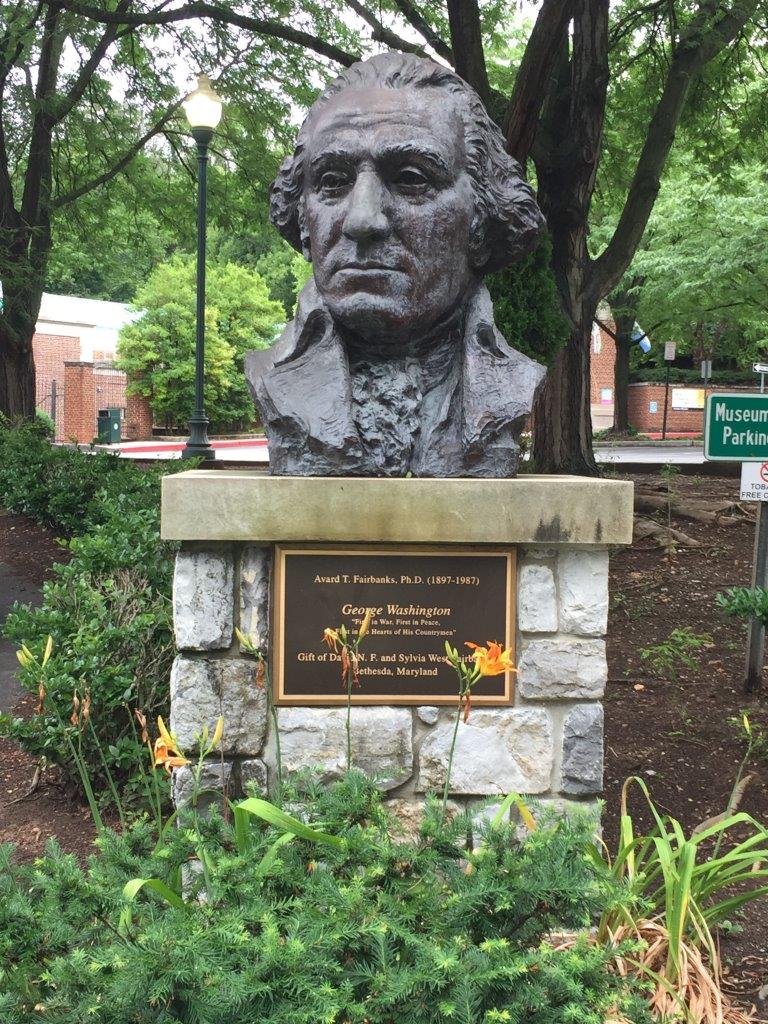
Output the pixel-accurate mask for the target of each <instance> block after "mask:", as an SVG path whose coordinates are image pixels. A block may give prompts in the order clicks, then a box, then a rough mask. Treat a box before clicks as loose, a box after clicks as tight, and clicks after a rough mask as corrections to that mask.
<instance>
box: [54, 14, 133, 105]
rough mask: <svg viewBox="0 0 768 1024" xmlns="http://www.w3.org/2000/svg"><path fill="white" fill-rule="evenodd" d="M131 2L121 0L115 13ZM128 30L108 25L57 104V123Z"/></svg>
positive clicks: (78, 98) (75, 101)
mask: <svg viewBox="0 0 768 1024" xmlns="http://www.w3.org/2000/svg"><path fill="white" fill-rule="evenodd" d="M129 3H130V0H120V3H119V4H118V5H117V7H116V8H115V13H116V14H119V13H120V12H122V11H124V10H125V9H126V8H127V6H128V4H129ZM127 31H129V29H127V28H126V29H124V30H123V32H120V30H119V27H118V26H117V25H109V26H107V29H106V31H105V32H104V34H103V35H102V37H101V39H99V41H98V43H96V45H95V46H94V47H93V50H92V52H91V55H90V57H89V58H88V60H87V61H86V62H85V63H84V64H83V66H82V67H81V69H80V72H79V74H78V76H77V78H76V79H75V81H74V83H73V85H72V87H71V89H70V90H69V92H67V94H66V95H65V96H64V97H63V98H62V99H61V100H60V101H59V103H58V104H57V106H56V122H55V123H56V124H58V123H59V122H60V121H63V120H64V118H65V117H66V116H67V114H68V113H69V112H70V110H72V108H73V107H74V106H76V104H77V103H78V102H79V101H80V100H81V99H82V97H83V93H84V92H85V90H86V89H87V88H88V86H89V85H90V83H91V79H92V78H93V76H94V73H95V71H96V69H97V68H98V66H99V64H100V63H101V61H102V60H103V59H104V56H105V54H106V52H107V50H108V49H109V48H110V46H111V45H112V43H114V41H115V40H116V39H119V38H120V36H121V35H125V33H126V32H127Z"/></svg>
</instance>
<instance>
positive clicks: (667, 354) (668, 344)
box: [664, 341, 677, 363]
mask: <svg viewBox="0 0 768 1024" xmlns="http://www.w3.org/2000/svg"><path fill="white" fill-rule="evenodd" d="M676 351H677V345H676V344H675V342H674V341H665V342H664V359H665V360H666V361H667V362H668V363H671V362H674V359H675V352H676Z"/></svg>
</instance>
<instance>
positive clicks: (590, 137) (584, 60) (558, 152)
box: [533, 0, 608, 476]
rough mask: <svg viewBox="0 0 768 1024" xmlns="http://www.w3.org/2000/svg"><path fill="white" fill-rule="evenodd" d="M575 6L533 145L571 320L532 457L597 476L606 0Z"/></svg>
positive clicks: (542, 466)
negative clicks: (596, 260)
mask: <svg viewBox="0 0 768 1024" xmlns="http://www.w3.org/2000/svg"><path fill="white" fill-rule="evenodd" d="M573 11H574V17H573V44H572V54H569V45H568V35H567V31H566V30H563V31H562V32H561V37H560V41H559V46H558V51H557V56H556V61H557V70H556V73H555V75H554V76H553V77H552V80H551V84H550V93H549V95H548V97H547V99H546V101H545V102H544V105H543V108H542V115H541V136H540V138H538V139H537V141H536V145H535V147H534V150H533V158H534V161H535V163H536V170H537V172H538V179H539V202H540V205H541V208H542V210H543V212H544V215H545V217H546V218H547V224H548V226H549V230H550V234H551V236H552V269H553V271H554V274H555V279H556V281H557V285H558V290H559V292H560V299H561V303H562V306H563V311H564V313H565V315H566V316H567V317H568V320H569V321H570V324H571V334H570V337H569V339H568V343H567V345H566V347H565V349H564V351H562V352H561V353H560V354H559V356H558V357H557V359H556V360H555V364H554V366H552V367H551V368H550V371H549V375H548V379H547V382H546V384H545V386H544V388H543V389H542V391H541V393H540V395H539V397H538V399H537V401H536V406H535V408H534V417H533V427H534V429H533V460H534V463H535V466H536V469H537V470H538V471H539V472H541V473H577V474H579V475H582V476H597V475H598V468H597V464H596V462H595V457H594V454H593V451H592V422H591V408H590V400H589V360H590V339H591V337H592V321H593V319H594V316H595V312H596V310H597V302H598V298H599V296H598V295H597V294H596V293H595V292H594V291H592V290H590V288H589V278H588V271H589V254H588V251H587V224H588V218H589V207H590V203H591V200H592V192H593V190H594V185H595V175H596V173H597V164H598V158H599V154H600V145H601V141H602V133H603V119H604V116H605V99H606V92H607V88H608V48H607V47H608V0H573ZM566 28H567V26H566Z"/></svg>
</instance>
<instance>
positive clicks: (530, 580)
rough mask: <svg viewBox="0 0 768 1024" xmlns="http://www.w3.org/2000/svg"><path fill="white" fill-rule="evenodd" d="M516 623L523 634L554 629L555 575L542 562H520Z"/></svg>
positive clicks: (555, 622) (555, 608) (549, 631)
mask: <svg viewBox="0 0 768 1024" xmlns="http://www.w3.org/2000/svg"><path fill="white" fill-rule="evenodd" d="M517 602H518V604H517V622H518V626H519V627H520V629H521V631H522V632H523V633H556V632H557V594H556V592H555V577H554V574H553V572H552V570H551V569H550V568H548V567H547V566H546V565H525V564H524V565H523V566H522V567H521V569H520V575H519V584H518V598H517Z"/></svg>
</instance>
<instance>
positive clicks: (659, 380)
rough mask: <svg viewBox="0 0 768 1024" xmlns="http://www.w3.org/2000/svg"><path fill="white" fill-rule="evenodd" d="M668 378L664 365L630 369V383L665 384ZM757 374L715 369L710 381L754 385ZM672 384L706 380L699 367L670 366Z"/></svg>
mask: <svg viewBox="0 0 768 1024" xmlns="http://www.w3.org/2000/svg"><path fill="white" fill-rule="evenodd" d="M666 379H667V371H666V368H665V367H663V366H642V365H641V366H637V367H635V368H633V369H631V370H630V371H629V382H630V384H642V383H648V384H664V383H665V382H666ZM757 379H758V378H757V376H756V374H754V373H753V372H752V369H751V368H750V369H749V370H728V369H720V370H713V371H712V376H711V377H710V378H709V383H710V384H711V385H713V386H714V387H723V386H724V385H730V384H735V385H737V386H739V385H740V386H742V387H744V386H749V387H754V386H755V382H756V381H757ZM669 383H670V384H685V385H687V386H688V387H698V388H700V387H703V386H704V381H703V380H702V378H701V371H700V369H699V368H696V369H693V368H692V369H690V370H687V369H685V368H684V367H678V366H671V367H670V368H669Z"/></svg>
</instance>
